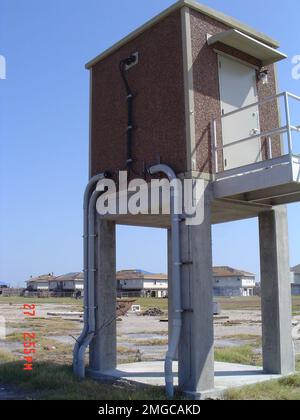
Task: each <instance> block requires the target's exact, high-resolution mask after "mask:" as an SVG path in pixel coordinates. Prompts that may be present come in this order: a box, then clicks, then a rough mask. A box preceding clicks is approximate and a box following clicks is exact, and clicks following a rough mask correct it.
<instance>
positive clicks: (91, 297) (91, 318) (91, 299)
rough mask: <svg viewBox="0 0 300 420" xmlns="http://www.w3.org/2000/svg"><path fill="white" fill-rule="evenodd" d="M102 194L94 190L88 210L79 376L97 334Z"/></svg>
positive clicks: (83, 374) (82, 373)
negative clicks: (84, 317) (98, 210)
mask: <svg viewBox="0 0 300 420" xmlns="http://www.w3.org/2000/svg"><path fill="white" fill-rule="evenodd" d="M101 194H102V192H101V191H94V192H93V194H92V197H91V199H90V202H89V212H88V220H89V222H88V232H89V233H88V307H87V315H88V323H87V324H88V328H87V333H86V336H85V337H84V339H83V341H82V343H81V345H80V347H79V351H78V360H77V372H78V373H77V374H78V377H79V378H84V377H85V361H84V356H85V351H86V349H87V347H88V346H89V344H90V343H91V341H92V339H93V337H94V336H95V324H96V322H95V271H96V269H95V237H96V226H95V213H96V203H97V199H98V197H99V196H100V195H101Z"/></svg>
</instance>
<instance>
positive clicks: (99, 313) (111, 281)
mask: <svg viewBox="0 0 300 420" xmlns="http://www.w3.org/2000/svg"><path fill="white" fill-rule="evenodd" d="M95 261H96V268H97V271H96V273H95V279H96V287H95V306H96V332H97V333H96V337H95V338H94V340H93V341H92V343H91V345H90V369H91V370H93V371H98V372H105V371H107V370H110V369H114V368H115V367H116V365H117V330H116V299H117V281H116V225H115V223H114V222H110V221H104V220H102V219H100V217H98V218H97V247H96V258H95Z"/></svg>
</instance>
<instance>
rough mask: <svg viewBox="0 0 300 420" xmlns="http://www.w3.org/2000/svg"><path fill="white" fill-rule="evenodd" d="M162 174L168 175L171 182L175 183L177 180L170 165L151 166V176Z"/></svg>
mask: <svg viewBox="0 0 300 420" xmlns="http://www.w3.org/2000/svg"><path fill="white" fill-rule="evenodd" d="M160 172H161V173H164V174H165V175H167V177H168V178H169V180H170V181H173V179H176V178H177V177H176V174H175V172H174V171H173V169H172V168H170V166H168V165H164V164H158V165H154V166H151V168H149V173H150V175H155V174H158V173H160Z"/></svg>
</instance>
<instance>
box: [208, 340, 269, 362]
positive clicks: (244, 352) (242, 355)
mask: <svg viewBox="0 0 300 420" xmlns="http://www.w3.org/2000/svg"><path fill="white" fill-rule="evenodd" d="M215 360H216V361H217V362H225V363H239V364H242V365H252V366H253V365H254V366H260V365H261V356H260V355H258V354H256V353H255V352H254V349H253V347H252V346H249V345H247V346H240V347H226V348H216V349H215Z"/></svg>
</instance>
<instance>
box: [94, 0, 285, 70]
mask: <svg viewBox="0 0 300 420" xmlns="http://www.w3.org/2000/svg"><path fill="white" fill-rule="evenodd" d="M183 7H189V8H190V9H193V10H196V11H198V12H200V13H202V14H204V15H206V16H209V17H211V18H213V19H215V20H217V21H219V22H222V23H224V24H226V25H227V26H228V27H229V28H233V29H237V30H240V31H242V32H243V33H245V34H246V35H250V36H252V37H254V38H255V39H257V40H258V41H261V42H263V43H265V44H267V45H268V46H270V47H272V48H279V43H278V42H277V41H275V40H274V39H272V38H270V37H269V36H268V35H266V34H264V33H262V32H259V31H257V30H255V29H253V28H251V27H250V26H248V25H246V24H244V23H241V22H239V21H238V20H236V19H234V18H232V17H230V16H227V15H225V14H223V13H221V12H218V11H216V10H214V9H211V8H210V7H207V6H205V5H203V4H200V3H198V2H196V1H193V0H179V1H177V2H176V3H174V4H173V5H172V6H170V7H169V8H168V9H166V10H164V11H163V12H162V13H160V14H159V15H157V16H156V17H154V18H153V19H151V20H150V21H148V22H147V23H145V24H144V25H142V26H141V27H139V28H138V29H136V30H135V31H133V32H132V33H130V34H129V35H128V36H126V37H125V38H123V39H122V40H121V41H119V42H117V43H116V44H115V45H113V46H112V47H111V48H109V49H107V50H106V51H104V52H103V53H101V54H100V55H98V56H97V57H96V58H94V59H93V60H91V61H90V62H89V63H87V65H86V68H87V69H89V68H91V67H93V66H94V65H95V64H96V63H98V62H99V61H101V60H103V59H104V58H105V57H107V56H108V55H110V54H111V53H113V52H114V51H116V50H118V49H119V48H120V47H122V46H123V45H125V44H126V43H128V42H129V41H131V40H133V39H134V38H136V37H138V36H139V35H140V34H141V33H143V32H144V31H146V30H147V29H149V28H150V27H152V26H153V25H155V24H156V23H157V22H159V21H160V20H162V19H164V18H165V17H166V16H168V15H169V14H171V13H173V12H174V11H176V10H178V9H181V8H183Z"/></svg>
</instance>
